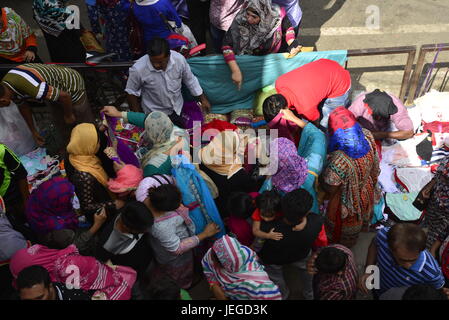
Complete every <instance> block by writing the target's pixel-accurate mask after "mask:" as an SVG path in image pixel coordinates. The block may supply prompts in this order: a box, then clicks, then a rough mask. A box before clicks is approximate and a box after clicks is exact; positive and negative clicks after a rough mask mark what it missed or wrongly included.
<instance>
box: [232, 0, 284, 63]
mask: <svg viewBox="0 0 449 320" xmlns="http://www.w3.org/2000/svg"><path fill="white" fill-rule="evenodd" d="M248 8H251V9H253V10H254V11H256V12H257V14H258V15H259V17H260V23H259V24H257V25H250V24H249V23H248V21H247V19H246V11H247V9H248ZM281 23H282V18H281V9H280V7H279V6H277V5H275V4H272V3H271V0H249V1H248V3H247V5H246V6H245V7H244V8H243V9H242V10H240V12H239V13H238V14H237V15H236V17H235V18H234V21H233V22H232V25H231V27H230V32H231V35H232V38H233V40H234V41H233V43H234V48H233V49H234V51H235V52H238V54H252V52H253V50H254V49H257V48H258V47H259V46H260V45H261V44H263V43H264V42H265V41H266V40H267V39H270V38H271V37H272V36H273V34H274V32H275V31H276V30H277V29H278V28H279V26H280V25H281Z"/></svg>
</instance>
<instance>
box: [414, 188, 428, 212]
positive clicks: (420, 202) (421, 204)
mask: <svg viewBox="0 0 449 320" xmlns="http://www.w3.org/2000/svg"><path fill="white" fill-rule="evenodd" d="M429 200H430V196H429V197H428V198H426V197H425V196H424V188H422V189H421V191H420V192H419V193H418V195H417V196H416V199H415V201H413V206H414V207H415V208H416V209H418V210H420V211H424V210H425V209H426V208H427V206H428V204H429Z"/></svg>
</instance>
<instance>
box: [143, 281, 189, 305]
mask: <svg viewBox="0 0 449 320" xmlns="http://www.w3.org/2000/svg"><path fill="white" fill-rule="evenodd" d="M144 291H145V294H146V295H148V297H147V299H149V300H180V299H181V287H180V286H179V285H178V284H177V283H176V281H175V280H173V279H172V278H170V277H169V276H167V275H164V276H162V277H160V278H157V279H156V280H154V281H153V282H152V283H150V285H149V286H148V288H147V289H146V290H144Z"/></svg>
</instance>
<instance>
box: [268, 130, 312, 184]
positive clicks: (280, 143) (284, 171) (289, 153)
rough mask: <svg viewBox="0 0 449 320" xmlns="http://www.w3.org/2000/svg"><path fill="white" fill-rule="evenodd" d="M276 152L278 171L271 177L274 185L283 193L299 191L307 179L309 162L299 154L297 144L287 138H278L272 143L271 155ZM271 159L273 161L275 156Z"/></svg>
mask: <svg viewBox="0 0 449 320" xmlns="http://www.w3.org/2000/svg"><path fill="white" fill-rule="evenodd" d="M276 150H277V157H276V158H275V161H277V165H278V170H277V172H276V174H274V175H273V176H272V177H271V181H272V183H273V185H274V186H275V187H276V188H277V189H278V190H281V191H283V192H290V191H293V190H296V189H298V188H299V187H301V186H302V185H303V183H304V182H305V181H306V178H307V174H308V167H307V161H306V160H305V159H304V158H303V157H301V156H300V155H299V154H298V151H297V149H296V146H295V144H294V143H293V142H292V141H291V140H289V139H287V138H278V139H275V140H273V141H272V142H271V143H270V153H272V152H276ZM270 158H271V159H273V155H271V157H270Z"/></svg>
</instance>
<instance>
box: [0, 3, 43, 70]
mask: <svg viewBox="0 0 449 320" xmlns="http://www.w3.org/2000/svg"><path fill="white" fill-rule="evenodd" d="M25 62H36V63H40V62H42V61H41V59H40V58H39V57H38V56H37V39H36V35H35V34H34V32H33V31H32V30H31V28H30V27H29V25H28V24H27V23H26V21H25V20H23V19H22V17H21V16H19V15H18V14H17V13H16V12H15V11H14V10H13V9H11V8H7V7H3V8H0V64H13V63H25Z"/></svg>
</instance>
